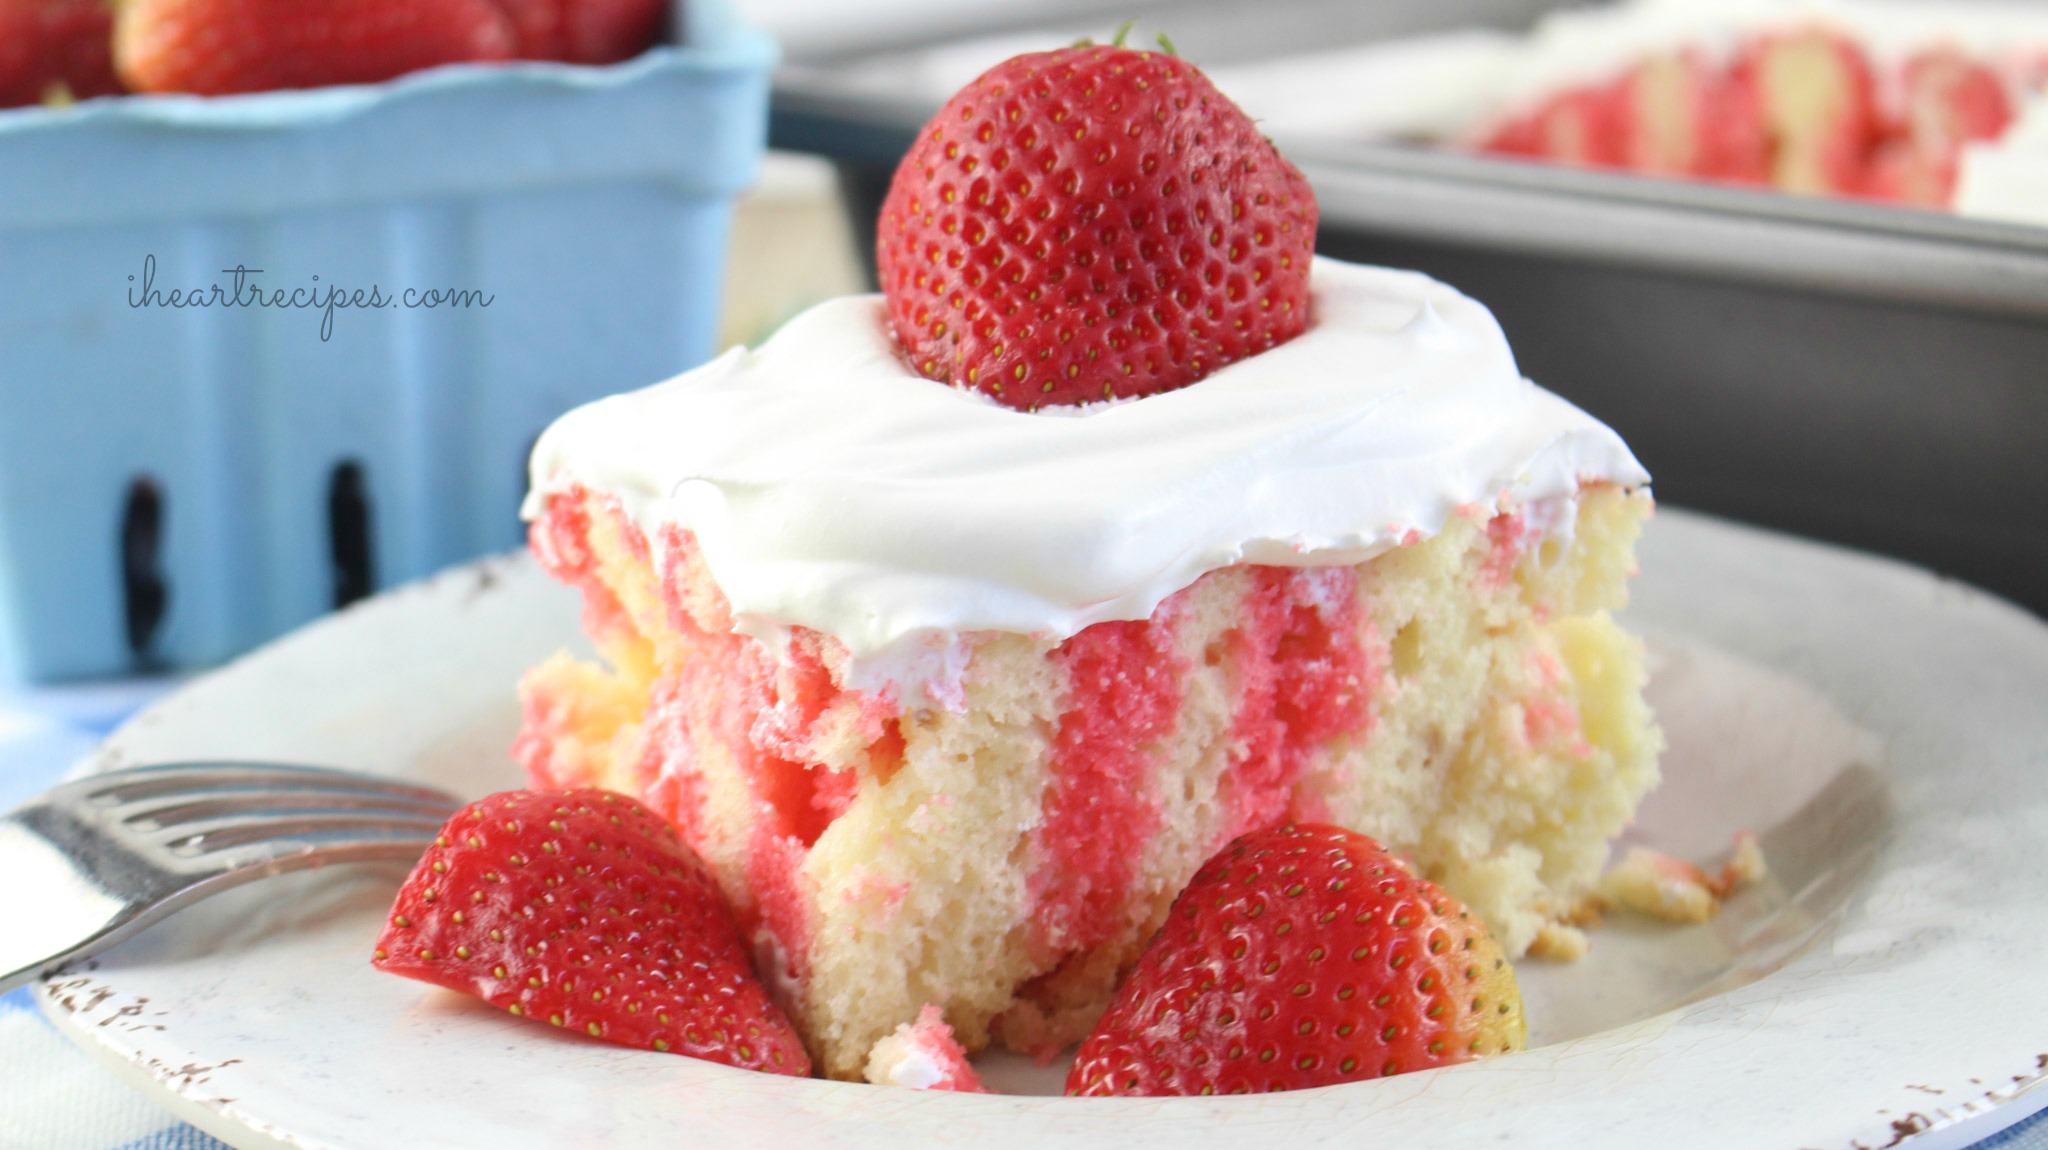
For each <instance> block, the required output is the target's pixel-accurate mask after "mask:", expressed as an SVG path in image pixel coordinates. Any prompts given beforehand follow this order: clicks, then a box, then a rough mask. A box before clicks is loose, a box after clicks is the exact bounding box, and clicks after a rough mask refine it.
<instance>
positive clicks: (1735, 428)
mask: <svg viewBox="0 0 2048 1150" xmlns="http://www.w3.org/2000/svg"><path fill="white" fill-rule="evenodd" d="M1555 6H1556V5H1554V4H1550V3H1535V2H1528V0H1492V2H1488V0H1440V2H1438V3H1434V4H1429V5H1424V4H1415V3H1384V4H1373V5H1360V4H1355V3H1352V2H1349V0H1345V2H1332V0H1298V2H1289V0H1273V2H1271V3H1266V4H1260V5H1240V4H1237V3H1234V2H1230V3H1221V2H1209V3H1181V4H1167V5H1153V6H1150V7H1149V8H1148V9H1147V10H1146V13H1145V15H1146V24H1147V25H1148V26H1158V27H1165V28H1169V29H1171V31H1172V34H1173V37H1174V39H1175V41H1176V42H1177V43H1178V44H1179V45H1180V47H1181V50H1182V51H1183V53H1184V54H1186V55H1188V56H1189V57H1191V58H1193V59H1195V60H1198V61H1201V62H1203V63H1204V64H1210V65H1221V64H1227V63H1235V62H1241V61H1244V60H1247V59H1260V58H1272V57H1276V56H1280V55H1284V54H1289V53H1292V52H1297V51H1302V50H1305V49H1307V48H1309V47H1311V46H1313V47H1327V46H1329V45H1332V44H1337V43H1345V42H1362V41H1366V40H1371V39H1376V38H1385V37H1391V36H1401V35H1413V34H1417V33H1423V32H1430V31H1441V30H1446V29H1451V28H1456V27H1461V26H1472V25H1484V26H1491V27H1496V28H1502V29H1519V28H1523V27H1526V26H1527V25H1529V24H1530V23H1532V22H1533V21H1534V20H1535V19H1537V18H1538V17H1539V16H1541V15H1542V14H1543V12H1544V11H1545V10H1547V9H1549V8H1551V7H1555ZM1038 13H1039V18H1040V19H1041V20H1042V21H1043V20H1046V17H1045V16H1044V9H1042V8H1041V9H1038ZM1102 22H1103V21H1102V19H1101V18H1100V17H1091V16H1088V15H1080V14H1078V13H1076V14H1070V15H1069V16H1067V17H1066V18H1063V19H1062V18H1054V19H1052V20H1051V21H1049V22H1047V23H1045V24H1043V25H1042V26H1041V27H1040V28H1039V29H1038V31H1041V32H1042V34H1043V42H1044V43H1045V44H1048V45H1056V44H1059V43H1063V42H1066V41H1067V40H1070V39H1071V38H1072V33H1073V31H1074V29H1075V28H1076V27H1077V26H1081V27H1084V28H1085V27H1087V26H1090V25H1093V24H1100V23H1102ZM988 30H989V29H987V28H984V29H982V31H983V32H984V33H985V32H987V31H988ZM947 31H948V32H950V33H952V34H955V35H957V34H958V29H948V30H947ZM1026 31H1027V32H1030V31H1032V30H1031V29H1029V28H1027V29H1026ZM929 46H930V43H929V41H927V42H925V43H912V42H910V41H908V40H902V41H898V42H893V43H888V44H875V43H866V44H857V45H853V46H847V45H837V46H830V45H828V46H812V47H811V48H809V49H808V50H803V49H800V50H798V51H796V52H793V53H792V56H791V60H790V62H789V64H788V65H787V66H786V67H785V69H784V70H783V72H782V73H781V74H780V75H779V76H778V77H777V81H776V88H775V95H774V100H773V115H772V128H771V144H772V145H773V146H775V147H781V148H788V149H795V150H801V151H809V152H813V153H817V154H820V155H823V156H826V157H828V158H831V159H832V160H834V161H835V162H836V163H837V164H838V166H839V169H840V175H841V184H842V188H843V190H844V192H845V195H846V199H847V205H848V208H849V211H850V212H851V213H852V214H853V216H854V221H855V225H856V228H855V234H856V235H857V236H860V237H862V241H863V243H864V244H866V243H867V242H868V241H869V239H870V238H871V237H872V235H873V221H874V217H875V213H876V211H877V210H878V208H879V206H880V203H881V198H882V195H883V194H884V192H885V191H886V190H887V187H888V181H889V178H890V175H891V173H892V172H893V171H894V168H895V164H896V160H897V159H898V157H900V156H901V155H902V154H903V151H904V150H905V148H907V147H908V145H909V143H910V140H911V138H912V137H913V136H914V135H915V133H916V130H917V129H918V127H919V126H921V125H922V124H923V123H924V121H925V120H926V119H928V118H929V117H930V116H931V114H932V113H933V112H935V111H936V110H937V102H936V101H935V100H933V99H932V98H931V97H930V96H929V95H920V94H918V93H917V92H916V91H914V90H912V89H913V87H914V85H913V84H911V83H910V82H909V80H908V79H906V80H905V81H904V82H903V83H900V84H896V85H894V86H892V84H891V82H890V77H892V76H901V77H906V78H907V77H910V76H912V75H914V71H915V70H914V67H913V66H912V61H913V60H914V58H915V53H917V52H918V51H920V50H922V49H924V48H926V47H929ZM1279 142H1280V144H1281V147H1282V149H1283V150H1284V151H1285V152H1286V153H1287V154H1288V155H1289V156H1290V157H1291V158H1292V159H1293V160H1294V161H1295V162H1296V163H1297V164H1298V165H1299V166H1300V167H1301V168H1302V169H1303V171H1304V172H1306V173H1307V174H1308V176H1309V177H1310V179H1311V180H1312V181H1313V182H1314V184H1315V186H1316V189H1317V193H1318V196H1319V198H1320V200H1321V204H1322V212H1323V224H1322V229H1321V233H1320V235H1319V239H1318V247H1319V248H1320V249H1321V250H1322V251H1324V252H1325V253H1326V254H1329V255H1333V256H1337V257H1340V258H1344V259H1351V260H1359V261H1366V262H1375V263H1385V264H1392V265H1397V266H1403V267H1414V268H1419V269H1422V270H1424V271H1426V272H1429V273H1430V274H1432V275H1435V276H1437V277H1439V278H1441V279H1443V280H1446V281H1447V282H1449V283H1451V284H1453V285H1455V286H1457V287H1459V288H1460V289H1462V290H1464V291H1466V292H1468V293H1469V294H1471V295H1473V296H1475V297H1477V298H1478V299H1480V300H1482V301H1484V302H1485V303H1486V304H1487V305H1488V306H1490V307H1491V308H1493V310H1494V312H1495V313H1496V314H1497V315H1498V316H1499V317H1500V320H1501V323H1502V325H1503V327H1505V328H1506V330H1507V333H1508V336H1509V339H1510V340H1511V341H1512V343H1513V345H1514V347H1515V350H1516V354H1517V356H1518V357H1519V359H1520V361H1521V364H1522V368H1523V370H1524V372H1525V373H1527V374H1528V375H1529V376H1530V377H1531V378H1533V379H1536V380H1539V381H1541V382H1542V383H1543V384H1544V385H1545V386H1547V387H1550V388H1552V389H1553V390H1556V391H1558V392H1560V393H1562V394H1564V395H1566V396H1568V397H1570V398H1571V399H1572V400H1573V401H1575V402H1577V403H1578V404H1580V405H1581V406H1583V407H1585V408H1586V409H1588V410H1589V411H1592V412H1593V413H1595V414H1597V415H1598V416H1600V417H1601V418H1602V419H1604V420H1606V421H1607V422H1609V423H1611V424H1612V425H1613V426H1614V427H1615V428H1616V429H1617V430H1619V431H1620V432H1621V433H1622V434H1623V435H1624V436H1626V437H1627V438H1628V440H1629V442H1630V444H1631V445H1632V446H1633V447H1634V448H1635V449H1636V452H1637V454H1638V455H1639V456H1640V457H1641V458H1642V459H1643V461H1644V463H1645V464H1646V465H1647V466H1648V467H1649V468H1650V470H1651V471H1652V472H1653V473H1654V474H1655V476H1656V489H1657V494H1658V497H1659V498H1660V499H1663V500H1665V501H1667V502H1670V503H1673V504H1678V505H1683V506H1686V507H1690V508H1695V509H1698V510H1704V511H1709V512H1714V513H1718V514H1722V515H1726V516H1729V517H1732V518H1736V519H1742V520H1746V521H1749V522H1752V523H1758V524H1763V525H1766V526H1771V527H1776V528H1780V529H1783V530H1788V531H1793V532H1797V533H1799V534H1803V535H1808V536H1813V537H1816V538H1821V539H1826V540H1831V541H1834V542H1838V543H1842V544H1846V545H1849V546H1853V547H1858V548H1863V549H1867V550H1872V551H1879V552H1884V553H1887V554H1891V555H1895V556H1899V557H1901V558H1904V559H1907V560H1909V561H1912V562H1915V563H1918V564H1920V565H1922V566H1925V567H1928V568H1931V569H1933V570H1935V571H1938V572H1941V573H1943V574H1946V575H1950V576H1953V577H1956V578H1959V579H1962V580H1966V581H1968V582H1970V583H1974V584H1977V585H1979V586H1981V587H1984V588H1987V589H1990V590H1992V591H1995V592H1997V593H1999V594H2001V595H2004V596H2006V597H2007V598H2010V599H2012V600H2014V601H2017V602H2019V603H2021V604H2024V605H2026V606H2027V607H2029V608H2031V609H2032V610H2034V611H2036V612H2038V613H2042V614H2048V229H2035V228H2026V227H2019V226H2013V225H2005V224H1994V223H1987V222H1983V221H1977V220H1966V219H1959V218H1955V217H1951V216H1947V215H1943V214H1939V213H1934V212H1924V211H1916V210H1911V209H1903V208H1891V207H1885V206H1879V205H1871V204H1861V203H1852V202H1847V201H1837V200H1814V199H1802V198H1796V197H1792V196H1786V195H1781V194H1777V193H1772V192H1762V191H1750V190H1743V189H1734V188H1723V187H1713V186H1707V185H1695V184H1686V183H1678V182H1669V181H1659V180H1651V179H1643V178H1639V177H1634V176H1629V175H1624V174H1618V173H1606V172H1592V171H1579V170H1569V169H1564V168H1557V167H1549V166H1543V165H1536V164H1528V163H1522V162H1516V161H1508V160H1496V159H1490V158H1486V157H1480V156H1472V155H1464V154H1458V153H1454V152H1450V151H1443V150H1435V149H1428V148H1422V147H1414V146H1404V145H1401V144H1390V143H1367V142H1359V143H1350V142H1332V141H1330V140H1327V139H1325V140H1316V141H1310V140H1306V139H1301V140H1290V139H1287V138H1286V137H1284V136H1283V137H1281V138H1280V140H1279Z"/></svg>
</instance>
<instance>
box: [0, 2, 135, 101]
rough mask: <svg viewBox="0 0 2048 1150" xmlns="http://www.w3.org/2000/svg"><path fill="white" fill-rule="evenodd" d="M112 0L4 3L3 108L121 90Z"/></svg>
mask: <svg viewBox="0 0 2048 1150" xmlns="http://www.w3.org/2000/svg"><path fill="white" fill-rule="evenodd" d="M113 28H114V8H113V4H112V3H111V0H0V107H13V106H15V105H19V104H36V103H41V102H42V101H44V100H47V99H50V98H51V97H53V96H57V95H60V94H62V95H69V96H71V97H72V98H74V99H79V100H84V99H87V98H89V97H92V96H110V95H113V94H115V93H117V92H119V91H121V81H120V80H119V79H118V78H117V77H116V76H115V75H114V60H113V50H112V46H111V44H112V39H113Z"/></svg>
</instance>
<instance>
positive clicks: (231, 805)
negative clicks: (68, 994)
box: [0, 762, 461, 994]
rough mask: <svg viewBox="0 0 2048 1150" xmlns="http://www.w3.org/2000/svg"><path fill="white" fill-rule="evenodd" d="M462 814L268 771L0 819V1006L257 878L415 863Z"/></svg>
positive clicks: (289, 770) (92, 786) (409, 789)
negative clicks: (4, 888)
mask: <svg viewBox="0 0 2048 1150" xmlns="http://www.w3.org/2000/svg"><path fill="white" fill-rule="evenodd" d="M460 805H461V804H460V803H459V802H458V801H457V800H456V799H455V798H454V797H453V796H451V795H448V794H447V793H445V792H442V791H437V790H434V789H432V788H430V787H421V786H414V785H412V784H409V783H401V782H398V781H396V780H392V779H384V778H378V777H376V776H374V775H365V774H359V773H356V772H352V771H338V770H330V769H327V768H323V767H298V766H282V765H278V764H272V763H227V762H222V763H212V762H202V763H171V764H166V765H163V766H154V767H134V768H130V769H127V770H120V771H109V772H107V773H105V774H99V775H92V776H89V777H87V778H82V779H78V780H76V781H73V782H69V783H64V784H61V785H59V786H57V787H54V788H52V789H50V790H48V791H45V792H44V793H43V794H41V795H39V796H37V797H36V798H33V799H30V800H29V801H28V802H27V803H25V804H23V805H22V806H19V807H16V808H15V809H14V810H12V811H9V812H8V813H7V814H6V815H4V816H0V876H4V880H5V882H6V883H7V884H8V886H9V887H11V888H12V889H13V893H12V896H11V897H10V898H8V899H7V900H6V901H7V902H9V903H11V904H12V905H11V906H10V908H9V910H8V913H7V919H6V921H7V924H8V929H7V930H5V931H0V994H4V993H6V992H7V991H10V990H13V989H14V988H15V987H17V986H21V985H23V984H24V983H27V982H29V981H31V980H33V979H35V978H37V977H38V976H40V975H42V974H45V973H48V972H49V971H52V970H56V969H58V968H59V967H62V966H63V965H65V964H66V963H70V962H75V961H77V960H78V959H81V958H85V957H87V956H89V955H92V954H96V953H98V952H99V951H101V950H104V949H105V948H107V947H109V946H112V945H113V944H114V943H116V942H119V941H120V940H122V939H124V938H127V937H128V936H129V935H132V934H134V933H135V932H136V931H138V930H141V929H142V928H143V927H145V926H148V925H149V924H150V923H153V922H156V921H157V920H158V919H161V918H163V917H164V916H165V915H167V914H169V913H171V912H172V911H174V910H177V909H178V908H180V907H183V906H187V905H189V904H191V903H193V902H196V901H198V900H199V899H202V898H205V897H206V896H208V895H210V894H213V893H215V892H216V891H221V890H226V889H227V888H229V887H232V886H239V885H240V884H242V883H245V882H248V881H250V880H251V879H257V878H262V877H263V876H265V875H272V874H280V873H283V872H284V871H289V870H298V869H300V868H302V867H310V866H318V865H321V864H324V863H332V862H355V861H359V860H367V859H398V860H402V861H411V860H416V859H418V858H419V856H420V855H421V854H422V853H423V852H424V851H425V850H426V848H427V846H428V844H430V843H432V842H433V840H434V835H435V832H436V831H438V830H439V829H440V827H441V824H442V823H443V822H445V821H446V820H447V818H448V816H449V815H450V814H452V813H453V812H454V811H455V809H456V807H458V806H460ZM24 900H25V905H24ZM24 912H25V913H24Z"/></svg>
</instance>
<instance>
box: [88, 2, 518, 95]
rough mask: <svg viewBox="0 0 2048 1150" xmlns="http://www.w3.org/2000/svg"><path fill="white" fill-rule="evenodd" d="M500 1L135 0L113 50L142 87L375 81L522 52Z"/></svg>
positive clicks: (218, 91)
mask: <svg viewBox="0 0 2048 1150" xmlns="http://www.w3.org/2000/svg"><path fill="white" fill-rule="evenodd" d="M515 44H516V38H515V36H514V34H513V29H512V21H511V19H510V18H509V17H508V16H506V14H505V12H504V10H503V9H502V8H500V7H499V6H498V4H497V2H496V0H126V2H125V3H123V4H122V5H121V9H120V12H119V14H118V16H117V17H116V20H115V25H114V59H115V63H116V65H117V66H118V67H119V69H120V72H121V76H122V78H123V79H125V80H127V81H128V83H129V84H130V85H131V86H132V87H134V88H135V89H136V90H137V91H142V92H192V93H196V94H199V95H207V96H215V95H226V94H229V93H235V92H261V91H267V90H270V89H273V88H315V87H320V86H322V85H327V84H366V83H374V82H376V81H379V80H388V79H390V78H392V77H394V76H399V75H403V74H404V73H407V72H411V71H415V70H417V69H420V68H430V67H433V66H434V65H437V64H452V63H457V62H461V61H472V60H504V59H509V58H510V57H511V56H512V55H513V54H514V47H515Z"/></svg>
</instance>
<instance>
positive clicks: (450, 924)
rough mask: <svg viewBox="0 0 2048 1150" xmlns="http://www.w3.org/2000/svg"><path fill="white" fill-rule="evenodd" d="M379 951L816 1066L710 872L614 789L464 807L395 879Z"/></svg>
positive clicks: (515, 1004)
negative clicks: (751, 960)
mask: <svg viewBox="0 0 2048 1150" xmlns="http://www.w3.org/2000/svg"><path fill="white" fill-rule="evenodd" d="M372 962H373V963H374V965H376V967H377V968H378V969H380V970H384V971H388V972H390V973H392V974H399V975H404V976H405V977H407V978H416V979H419V980H421V981H423V982H430V983H433V984H435V985H437V986H444V987H447V988H448V989H450V990H456V991H460V992H462V993H464V994H468V995H473V996H474V997H477V998H480V999H482V1000H484V1001H485V1002H488V1003H490V1004H491V1005H493V1006H497V1007H500V1008H502V1009H504V1010H507V1011H509V1012H511V1013H513V1014H515V1015H519V1016H521V1017H525V1018H532V1019H535V1020H537V1021H541V1022H545V1023H548V1024H550V1025H552V1026H557V1027H560V1028H562V1029H565V1030H570V1031H574V1032H576V1033H579V1034H585V1035H588V1036H590V1037H592V1038H599V1039H603V1040H605V1041H607V1042H614V1043H618V1044H620V1045H623V1046H633V1047H639V1048H641V1049H646V1050H663V1051H672V1052H674V1053H677V1054H687V1055H691V1056H693V1057H696V1058H705V1059H710V1060H711V1061H714V1062H724V1063H726V1064H728V1065H732V1066H739V1067H745V1068H749V1069H754V1070H766V1071H770V1072H773V1073H777V1074H794V1075H805V1074H809V1073H810V1069H811V1064H810V1059H809V1057H808V1056H807V1055H806V1054H805V1053H804V1048H803V1044H802V1042H801V1040H799V1038H798V1037H797V1034H796V1030H795V1028H793V1027H792V1026H791V1025H790V1024H789V1020H788V1019H787V1018H786V1017H785V1016H784V1015H783V1013H782V1011H781V1010H780V1009H779V1008H778V1007H777V1006H776V1005H775V1003H774V1002H773V1001H772V1000H771V999H770V998H769V996H768V992H767V990H766V988H765V987H763V986H762V985H761V982H760V980H759V979H758V978H756V977H755V976H754V973H753V971H752V969H751V968H750V967H749V966H748V964H747V958H746V953H745V951H744V949H743V948H742V946H741V943H740V937H739V931H738V928H737V927H736V926H735V925H734V923H733V918H732V913H731V911H730V910H729V909H728V908H727V906H726V903H725V899H724V896H723V895H722V894H721V893H720V892H719V889H718V885H717V883H716V882H715V881H714V880H713V879H712V877H711V874H710V872H709V871H707V870H706V869H705V867H704V864H703V863H702V862H701V861H700V860H699V859H698V858H697V856H696V855H695V854H694V853H693V852H692V851H691V850H690V848H689V847H688V846H686V845H684V843H683V841H682V839H681V838H680V837H678V836H677V834H676V832H675V829H674V828H672V827H670V826H669V825H668V824H667V823H665V822H663V821H662V820H661V818H660V817H659V816H657V815H655V814H654V813H653V812H652V811H650V810H648V809H647V808H646V807H643V806H641V805H640V804H639V803H637V802H634V801H633V800H631V799H629V798H626V797H624V796H622V795H617V794H613V793H611V792H609V791H602V790H573V791H508V792H504V793H502V794H496V795H491V796H489V797H487V798H484V799H481V800H478V801H477V802H475V803H472V804H470V805H469V806H467V807H465V808H463V809H462V810H461V811H458V812H457V813H456V814H455V816H454V817H453V818H451V819H449V820H448V822H447V824H446V825H445V826H444V827H442V829H441V835H440V837H439V839H437V840H436V842H435V843H434V845H433V846H432V847H429V848H428V850H427V852H426V854H425V856H424V857H422V858H421V859H420V863H419V866H418V867H417V868H416V869H415V870H414V871H413V873H412V875H411V877H409V878H408V879H407V880H406V882H405V885H404V887H402V888H401V889H400V890H399V892H398V899H397V901H396V903H395V904H394V905H393V906H392V909H391V918H390V920H389V922H388V923H387V924H386V926H385V928H384V932H383V934H382V935H380V936H379V937H378V939H377V949H376V953H375V956H374V958H373V959H372Z"/></svg>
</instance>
